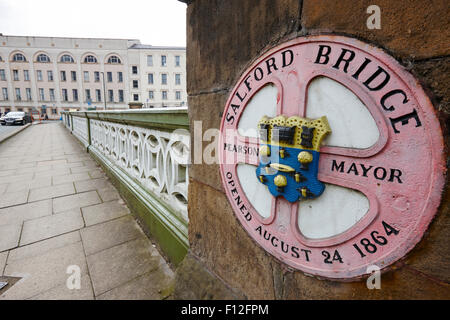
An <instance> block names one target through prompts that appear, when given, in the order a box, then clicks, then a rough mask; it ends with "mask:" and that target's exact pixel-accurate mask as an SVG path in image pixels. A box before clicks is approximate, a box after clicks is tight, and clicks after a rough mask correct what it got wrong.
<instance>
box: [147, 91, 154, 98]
mask: <svg viewBox="0 0 450 320" xmlns="http://www.w3.org/2000/svg"><path fill="white" fill-rule="evenodd" d="M148 98H149V99H150V100H153V99H154V98H155V93H154V92H153V90H150V91H149V92H148Z"/></svg>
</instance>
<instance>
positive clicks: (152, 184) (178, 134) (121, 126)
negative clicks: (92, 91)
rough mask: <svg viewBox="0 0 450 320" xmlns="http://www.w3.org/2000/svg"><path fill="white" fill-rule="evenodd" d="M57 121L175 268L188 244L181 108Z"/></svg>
mask: <svg viewBox="0 0 450 320" xmlns="http://www.w3.org/2000/svg"><path fill="white" fill-rule="evenodd" d="M62 118H63V123H64V125H65V126H66V128H67V129H68V130H70V131H71V132H72V134H73V135H74V136H75V137H76V138H77V139H78V140H79V141H80V142H81V143H82V144H83V145H84V146H85V147H86V148H87V151H88V152H89V153H90V154H91V155H92V156H93V157H94V158H95V160H96V161H97V162H98V163H99V164H100V165H101V166H102V167H103V169H104V170H105V172H106V173H107V175H108V176H109V177H110V178H111V180H112V181H113V183H114V184H115V185H116V187H117V189H118V190H119V192H120V194H121V196H122V197H123V198H124V199H125V200H126V202H127V204H128V206H129V207H130V209H131V211H132V212H133V213H134V214H135V216H136V217H137V218H138V219H139V220H140V222H142V223H143V224H144V229H146V231H147V232H148V234H149V236H150V237H151V238H153V239H155V240H156V241H157V243H158V245H159V246H160V248H161V250H162V251H163V252H164V253H165V254H166V255H167V257H168V258H169V259H170V260H171V262H173V263H174V264H178V263H179V262H180V261H181V260H182V259H183V258H184V255H185V253H186V251H187V249H188V245H189V242H188V229H187V224H188V215H187V190H188V181H189V176H188V163H189V156H190V134H189V120H188V115H187V109H186V108H164V109H150V110H148V109H147V110H114V111H88V112H80V111H78V112H63V115H62Z"/></svg>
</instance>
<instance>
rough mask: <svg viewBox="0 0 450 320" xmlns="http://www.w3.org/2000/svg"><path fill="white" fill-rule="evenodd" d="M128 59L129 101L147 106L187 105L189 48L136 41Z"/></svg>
mask: <svg viewBox="0 0 450 320" xmlns="http://www.w3.org/2000/svg"><path fill="white" fill-rule="evenodd" d="M128 59H129V64H130V65H129V69H130V75H129V76H130V101H133V102H139V101H140V102H142V103H143V104H144V105H143V106H144V108H153V107H155V108H156V107H167V106H176V107H178V106H183V105H185V104H186V101H187V96H186V76H185V74H186V72H185V70H186V48H183V47H156V46H155V47H154V46H149V45H141V44H134V45H132V46H131V47H130V48H129V50H128Z"/></svg>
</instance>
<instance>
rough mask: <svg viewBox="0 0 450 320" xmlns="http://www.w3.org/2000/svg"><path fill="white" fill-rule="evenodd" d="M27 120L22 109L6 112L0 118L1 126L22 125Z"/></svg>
mask: <svg viewBox="0 0 450 320" xmlns="http://www.w3.org/2000/svg"><path fill="white" fill-rule="evenodd" d="M27 122H28V117H27V116H26V114H25V112H22V111H14V112H8V113H7V114H6V115H4V116H3V117H1V118H0V123H1V124H2V126H4V125H14V124H21V125H24V124H26V123H27Z"/></svg>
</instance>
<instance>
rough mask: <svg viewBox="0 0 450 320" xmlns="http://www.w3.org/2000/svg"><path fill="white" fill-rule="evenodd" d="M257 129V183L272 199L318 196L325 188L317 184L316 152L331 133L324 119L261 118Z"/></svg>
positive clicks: (291, 199)
mask: <svg viewBox="0 0 450 320" xmlns="http://www.w3.org/2000/svg"><path fill="white" fill-rule="evenodd" d="M258 126H259V133H260V139H261V142H262V143H261V146H260V149H259V166H258V168H257V169H256V176H257V178H258V180H259V181H260V182H261V183H263V184H265V185H266V186H267V187H268V188H269V191H270V193H271V194H272V195H273V196H274V197H278V196H283V197H284V198H285V199H286V200H287V201H289V202H296V201H298V200H304V199H312V198H316V197H318V196H320V195H321V194H322V192H323V191H324V189H325V185H324V184H323V183H322V182H320V181H319V180H317V173H318V169H319V155H320V154H319V148H320V145H321V143H322V140H323V139H324V138H325V136H326V135H327V134H330V133H331V129H330V126H329V124H328V120H327V118H326V117H325V116H323V117H321V118H319V119H315V120H309V119H305V118H301V117H297V116H293V117H289V118H286V117H285V116H283V115H280V116H277V117H274V118H268V117H267V116H264V117H263V118H262V119H261V120H260V121H259V124H258Z"/></svg>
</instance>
